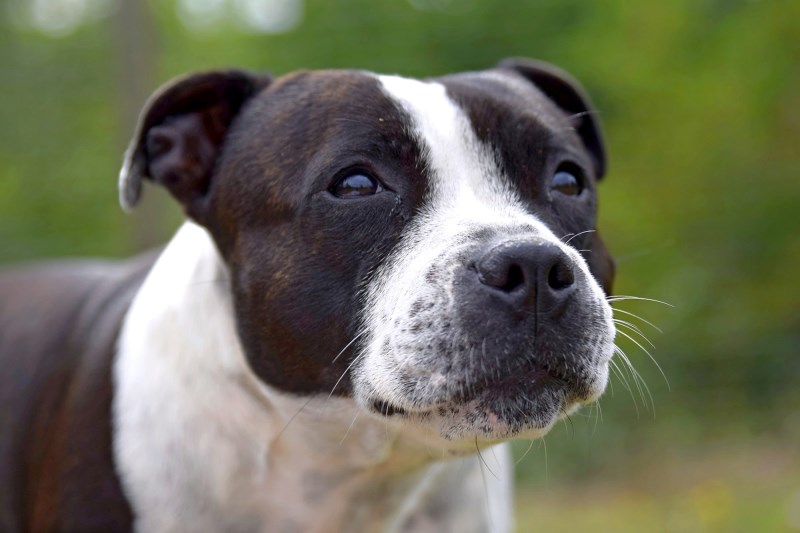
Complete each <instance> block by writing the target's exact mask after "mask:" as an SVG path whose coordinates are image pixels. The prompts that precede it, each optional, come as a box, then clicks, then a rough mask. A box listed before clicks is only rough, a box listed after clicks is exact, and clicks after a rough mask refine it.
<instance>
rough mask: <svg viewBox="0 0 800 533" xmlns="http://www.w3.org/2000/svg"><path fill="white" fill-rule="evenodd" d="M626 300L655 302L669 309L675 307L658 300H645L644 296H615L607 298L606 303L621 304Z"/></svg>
mask: <svg viewBox="0 0 800 533" xmlns="http://www.w3.org/2000/svg"><path fill="white" fill-rule="evenodd" d="M624 300H640V301H644V302H653V303H657V304H662V305H666V306H667V307H675V306H674V305H672V304H670V303H667V302H662V301H661V300H656V299H655V298H644V297H642V296H628V295H624V294H615V295H614V296H607V297H606V301H607V302H621V301H624Z"/></svg>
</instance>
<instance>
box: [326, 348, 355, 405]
mask: <svg viewBox="0 0 800 533" xmlns="http://www.w3.org/2000/svg"><path fill="white" fill-rule="evenodd" d="M363 357H364V354H363V353H362V354H359V355H358V356H357V357H354V358H353V360H352V361H350V364H349V365H347V368H345V369H344V372H342V375H341V376H339V379H337V380H336V383H334V384H333V388H332V389H331V392H330V393H329V394H328V398H327V399H328V400H330V399H331V397H332V396H333V391H335V390H336V387H338V386H339V383H341V382H342V379H344V377H345V376H346V375H347V373H348V372H349V371H350V369H351V368H353V365H354V364H356V363H357V362H358V361H360V360H361V359H362V358H363Z"/></svg>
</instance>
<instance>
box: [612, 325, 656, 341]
mask: <svg viewBox="0 0 800 533" xmlns="http://www.w3.org/2000/svg"><path fill="white" fill-rule="evenodd" d="M612 320H613V321H614V324H616V325H618V326H624V327H625V328H627V329H628V330H629V331H632V332H634V333H636V334H638V335H639V336H640V337H641V338H642V339H644V341H645V342H646V343H647V344H649V345H650V346H651V347H653V348H655V347H656V345H655V344H653V343H652V342H651V341H650V339H648V338H647V336H646V335H645V334H644V333H642V330H641V329H639V328H638V327H637V326H636V325H635V324H631V323H630V322H627V321H625V320H620V319H618V318H614V319H612Z"/></svg>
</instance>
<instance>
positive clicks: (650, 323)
mask: <svg viewBox="0 0 800 533" xmlns="http://www.w3.org/2000/svg"><path fill="white" fill-rule="evenodd" d="M612 309H613V310H614V312H615V313H623V314H625V315H628V316H632V317H633V318H637V319H639V320H641V321H642V322H644V323H645V324H647V325H648V326H650V327H651V328H653V329H655V330H656V331H658V332H659V333H664V332H663V331H661V328H659V327H658V326H656V325H655V324H653V323H652V322H650V321H648V320H645V319H644V318H642V317H640V316H639V315H637V314H635V313H631V312H630V311H626V310H624V309H620V308H619V307H613V308H612Z"/></svg>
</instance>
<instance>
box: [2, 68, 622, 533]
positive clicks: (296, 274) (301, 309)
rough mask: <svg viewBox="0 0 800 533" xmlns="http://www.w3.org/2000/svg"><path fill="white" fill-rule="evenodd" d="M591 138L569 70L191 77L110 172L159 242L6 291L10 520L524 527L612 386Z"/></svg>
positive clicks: (50, 271) (595, 148) (164, 525)
mask: <svg viewBox="0 0 800 533" xmlns="http://www.w3.org/2000/svg"><path fill="white" fill-rule="evenodd" d="M605 168H606V154H605V149H604V142H603V137H602V134H601V130H600V126H599V124H598V121H597V120H596V116H595V114H594V112H593V110H592V106H591V103H590V101H589V99H588V97H587V96H586V95H585V93H584V91H583V89H582V88H581V87H580V86H579V85H578V83H577V82H576V81H574V80H573V79H572V78H571V77H570V76H569V75H568V74H566V73H564V72H563V71H561V70H559V69H557V68H556V67H553V66H551V65H547V64H544V63H541V62H537V61H533V60H528V59H507V60H504V61H502V62H501V63H499V64H498V65H497V66H496V67H494V68H491V69H489V70H486V71H480V72H467V73H459V74H452V75H447V76H444V77H440V78H435V79H429V80H414V79H408V78H403V77H399V76H386V75H377V74H373V73H370V72H363V71H334V70H331V71H301V72H296V73H292V74H289V75H286V76H283V77H278V78H273V77H271V76H268V75H260V74H254V73H250V72H245V71H239V70H220V71H212V72H204V73H198V74H193V75H189V76H186V77H183V78H180V79H178V80H176V81H173V82H171V83H169V84H168V85H166V86H164V87H163V88H161V89H160V90H158V91H157V92H156V93H155V94H154V95H153V96H152V97H151V98H150V100H149V101H148V102H147V103H146V105H145V107H144V110H143V111H142V114H141V117H140V121H139V124H138V125H137V128H136V131H135V134H134V137H133V140H132V142H131V144H130V147H129V149H128V151H127V152H126V155H125V159H124V165H123V168H122V171H121V174H120V182H119V185H120V198H121V202H122V205H123V207H124V208H126V209H132V208H133V207H134V206H135V205H136V203H137V202H138V200H139V199H140V195H141V192H142V186H143V183H144V182H145V181H150V182H153V183H155V184H158V185H161V186H163V187H165V188H166V189H167V190H168V191H169V193H170V194H171V195H172V196H173V197H174V199H175V200H177V202H178V203H179V204H180V205H181V206H182V208H183V210H184V212H185V213H186V215H187V218H188V220H187V222H186V223H185V224H184V225H183V226H182V227H181V228H180V229H179V231H178V232H177V234H176V235H175V237H174V238H173V239H172V240H171V241H170V242H169V244H168V245H167V246H166V248H165V249H163V250H161V251H158V252H150V253H146V254H144V255H142V256H139V257H136V258H134V259H132V260H129V261H122V262H102V261H73V262H56V263H49V264H42V265H33V266H29V267H27V268H18V269H16V270H7V271H5V272H4V273H3V275H2V276H0V295H2V296H0V357H1V360H0V399H2V401H1V402H0V417H2V418H0V494H2V501H0V529H1V530H2V531H20V530H31V531H104V532H115V531H127V530H131V529H133V530H136V531H147V532H161V531H237V532H239V531H241V532H249V531H277V532H283V531H459V532H461V531H490V530H491V531H508V530H510V529H511V528H512V520H511V515H512V508H511V498H512V490H511V476H512V470H511V464H510V461H509V456H508V450H507V448H506V446H507V444H503V443H504V442H506V441H508V440H510V439H517V438H521V439H535V438H538V437H540V436H542V435H544V434H545V433H547V431H548V430H549V429H550V428H551V427H552V426H553V424H554V423H555V422H556V421H557V420H558V419H560V418H561V417H563V416H565V415H567V414H569V413H571V412H573V411H574V410H575V409H577V408H578V407H579V406H580V405H582V404H586V403H589V402H593V401H595V400H597V398H598V397H599V396H600V395H601V394H602V393H603V390H604V388H605V386H606V382H607V380H608V365H609V361H610V359H611V357H612V355H613V346H614V337H615V329H614V324H613V322H612V314H611V308H610V306H609V303H608V301H607V295H608V294H610V291H611V284H612V280H613V275H614V265H613V261H612V259H611V257H610V256H609V253H608V251H607V250H606V247H605V245H604V244H603V241H602V240H601V238H600V236H599V234H598V233H597V232H596V231H594V230H595V226H596V211H597V184H598V181H599V180H600V179H601V177H602V176H603V175H604V173H605Z"/></svg>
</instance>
